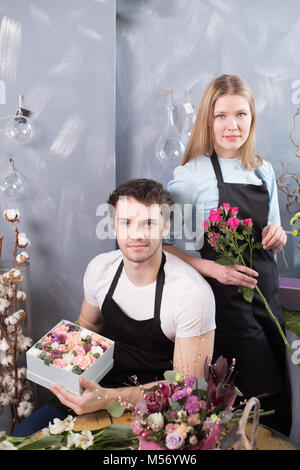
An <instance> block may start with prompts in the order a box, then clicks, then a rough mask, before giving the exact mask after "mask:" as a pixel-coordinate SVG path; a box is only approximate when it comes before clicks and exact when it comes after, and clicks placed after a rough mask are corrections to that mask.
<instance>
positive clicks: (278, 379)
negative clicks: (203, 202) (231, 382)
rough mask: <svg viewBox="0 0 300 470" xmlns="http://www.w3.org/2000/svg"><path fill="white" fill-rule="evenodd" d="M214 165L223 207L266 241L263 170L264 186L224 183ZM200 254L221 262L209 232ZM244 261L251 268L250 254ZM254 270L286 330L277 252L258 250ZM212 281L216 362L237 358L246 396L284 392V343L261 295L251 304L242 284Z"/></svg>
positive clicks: (214, 162)
mask: <svg viewBox="0 0 300 470" xmlns="http://www.w3.org/2000/svg"><path fill="white" fill-rule="evenodd" d="M211 162H212V165H213V168H214V171H215V175H216V178H217V180H218V190H219V204H218V205H219V206H220V205H221V204H223V203H225V202H227V203H229V204H230V205H231V206H233V207H234V206H237V207H238V208H239V212H238V215H237V217H238V218H240V219H241V218H242V219H246V218H252V220H253V235H254V237H255V240H256V241H261V237H262V230H263V228H264V227H265V226H266V225H267V220H268V212H269V194H268V190H267V187H266V184H265V182H264V181H263V179H262V178H261V176H260V174H259V172H258V171H256V175H257V176H258V177H259V178H260V179H261V181H262V184H261V185H260V186H256V185H253V184H239V183H224V181H223V176H222V172H221V168H220V164H219V161H218V157H217V155H216V153H215V152H214V153H213V155H212V156H211ZM200 252H201V256H202V257H203V258H205V259H209V260H216V258H217V256H218V254H217V253H216V252H215V251H214V250H213V248H212V247H211V246H210V245H209V243H208V241H207V235H206V234H205V239H204V245H203V248H202V249H201V250H200ZM244 258H245V261H246V264H247V265H248V266H249V259H248V260H247V254H246V253H245V256H244ZM253 269H255V270H256V271H257V272H258V273H259V277H258V278H257V279H258V286H259V288H260V290H261V292H262V293H263V295H264V296H265V298H266V299H267V302H268V304H269V306H270V308H271V310H272V312H273V313H274V315H276V317H277V319H278V321H279V323H280V324H281V326H282V309H281V304H280V294H279V285H278V273H277V266H276V263H275V260H274V255H273V254H272V252H270V251H267V250H263V249H261V250H255V251H254V253H253ZM207 281H208V282H209V284H210V285H211V287H212V290H213V292H214V295H215V300H216V333H215V347H214V358H217V357H218V356H219V355H223V356H224V357H226V358H227V359H228V360H229V361H231V359H232V358H235V359H236V369H235V370H236V377H235V383H236V385H237V387H239V389H240V390H241V391H242V392H243V395H244V397H246V398H249V397H250V396H257V395H259V394H262V393H268V394H271V395H274V394H276V393H278V392H280V391H281V390H282V389H283V387H284V376H285V345H284V343H283V341H282V338H281V336H280V335H279V333H278V330H277V327H276V325H275V323H274V322H273V320H272V319H271V318H270V316H269V313H268V312H267V310H266V309H265V306H264V304H263V302H262V300H261V299H260V297H259V295H258V294H257V292H256V291H254V298H253V301H252V303H248V302H246V301H245V300H244V299H243V297H242V294H241V293H240V292H238V287H237V286H228V285H224V284H221V283H219V282H218V281H217V280H216V279H212V278H207ZM282 327H283V326H282Z"/></svg>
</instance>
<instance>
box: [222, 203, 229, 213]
mask: <svg viewBox="0 0 300 470" xmlns="http://www.w3.org/2000/svg"><path fill="white" fill-rule="evenodd" d="M223 209H224V211H227V212H228V211H229V209H230V204H228V202H224V204H223Z"/></svg>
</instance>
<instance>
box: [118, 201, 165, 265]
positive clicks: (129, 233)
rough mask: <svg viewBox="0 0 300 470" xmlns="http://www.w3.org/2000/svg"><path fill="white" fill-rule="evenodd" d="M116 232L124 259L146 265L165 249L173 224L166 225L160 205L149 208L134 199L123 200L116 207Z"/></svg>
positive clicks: (152, 205)
mask: <svg viewBox="0 0 300 470" xmlns="http://www.w3.org/2000/svg"><path fill="white" fill-rule="evenodd" d="M114 228H115V232H116V237H117V241H118V244H119V248H120V250H121V251H122V253H123V255H124V256H125V257H126V258H127V259H129V260H130V261H133V262H135V263H142V262H144V261H146V260H148V259H150V258H151V257H152V256H153V255H154V254H155V253H156V252H157V250H158V249H160V248H161V244H162V238H163V237H164V236H166V235H167V234H168V232H169V229H170V223H167V224H166V223H165V224H164V222H163V217H162V214H161V210H160V206H159V205H158V204H151V205H149V206H147V205H145V204H143V203H141V202H139V201H137V200H136V199H134V198H132V197H121V198H120V199H119V200H118V202H117V205H116V211H115V227H114Z"/></svg>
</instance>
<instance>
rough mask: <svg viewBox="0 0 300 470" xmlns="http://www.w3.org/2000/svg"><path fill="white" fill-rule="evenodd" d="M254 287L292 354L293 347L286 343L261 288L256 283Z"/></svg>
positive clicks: (299, 365) (298, 365)
mask: <svg viewBox="0 0 300 470" xmlns="http://www.w3.org/2000/svg"><path fill="white" fill-rule="evenodd" d="M255 289H256V291H257V292H258V294H259V296H260V298H261V300H262V301H263V303H264V305H265V307H266V310H267V312H268V313H269V315H270V316H271V318H272V320H273V321H274V322H275V324H276V326H277V329H278V331H279V334H280V336H281V338H282V339H283V342H284V344H285V345H286V347H287V349H288V350H289V352H290V353H291V354H293V353H294V351H293V349H292V348H291V346H290V345H289V343H288V341H287V339H286V337H285V335H284V333H283V331H282V328H281V326H280V324H279V322H278V320H277V318H276V316H275V315H274V313H273V312H272V311H271V309H270V307H269V304H268V302H267V300H266V298H265V297H264V296H263V294H262V292H261V290H260V289H259V287H258V286H257V285H256V286H255ZM297 367H298V368H299V369H300V364H297Z"/></svg>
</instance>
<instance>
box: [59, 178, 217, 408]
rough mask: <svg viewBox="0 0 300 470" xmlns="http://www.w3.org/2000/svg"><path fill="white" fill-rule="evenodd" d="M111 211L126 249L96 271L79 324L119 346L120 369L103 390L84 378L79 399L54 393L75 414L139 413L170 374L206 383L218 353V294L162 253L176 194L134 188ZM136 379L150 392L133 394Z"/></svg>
mask: <svg viewBox="0 0 300 470" xmlns="http://www.w3.org/2000/svg"><path fill="white" fill-rule="evenodd" d="M108 203H109V204H110V206H111V207H113V208H114V209H115V210H114V212H115V214H114V231H115V234H116V238H117V241H118V245H119V248H120V249H119V250H116V251H112V252H109V253H104V254H101V255H99V256H97V257H96V258H94V259H93V260H92V261H91V262H90V263H89V265H88V268H87V270H86V273H85V276H84V295H85V298H84V300H83V304H82V309H81V313H80V317H79V323H80V325H82V326H83V327H85V328H88V329H91V330H93V331H96V332H98V333H102V334H103V335H104V336H106V337H107V338H110V339H112V340H114V341H115V343H116V344H115V352H114V366H113V369H112V370H111V371H110V372H109V373H108V375H107V376H106V377H104V379H103V380H102V381H101V382H100V385H98V384H97V383H95V382H93V381H90V380H86V379H82V378H79V380H80V383H81V385H82V386H83V387H84V388H85V392H84V393H83V395H82V396H80V397H78V396H76V395H74V394H72V393H71V392H68V391H66V390H65V389H64V388H63V387H62V386H60V385H56V386H54V387H52V388H51V391H52V392H53V393H54V394H55V395H56V396H57V398H58V399H59V400H60V402H61V403H62V404H64V405H66V406H67V407H69V408H71V409H72V410H74V411H75V413H76V414H83V413H87V412H91V411H96V410H99V409H101V408H106V407H107V405H108V404H109V403H110V402H111V401H115V400H116V401H117V400H121V401H122V402H123V403H125V404H127V405H128V406H134V405H135V404H136V403H138V402H139V401H141V399H142V388H147V387H151V386H152V385H153V381H155V380H159V379H163V373H164V371H165V370H170V369H171V368H174V369H175V370H180V371H182V372H183V374H184V375H188V374H193V375H203V365H204V361H205V358H206V357H207V356H208V355H211V354H212V353H213V343H214V329H215V319H214V314H215V303H214V297H213V294H212V291H211V289H210V287H209V285H208V283H207V282H206V281H205V280H204V279H203V278H202V277H201V275H200V274H199V273H197V272H196V270H194V269H193V268H191V267H190V266H189V265H187V264H186V263H185V262H183V261H182V260H180V259H179V258H178V257H176V256H174V255H172V254H170V253H164V252H163V250H162V240H163V238H164V237H165V236H166V235H167V234H168V232H169V229H170V225H171V219H170V209H171V206H172V205H173V200H172V198H171V196H170V194H169V193H168V192H167V191H166V190H164V188H163V187H162V185H161V184H160V183H157V182H155V181H152V180H147V179H139V180H132V181H130V182H128V183H125V184H123V185H121V186H119V187H118V188H117V189H116V190H115V191H114V192H113V193H112V194H111V196H110V198H109V200H108ZM163 208H167V209H169V211H168V210H167V211H164V210H163ZM164 212H166V213H167V214H164ZM132 377H136V381H137V383H138V384H143V387H140V386H137V385H135V384H134V385H131V386H128V384H130V383H131V384H132V381H133V379H132Z"/></svg>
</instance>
